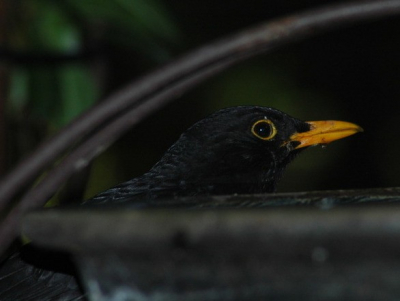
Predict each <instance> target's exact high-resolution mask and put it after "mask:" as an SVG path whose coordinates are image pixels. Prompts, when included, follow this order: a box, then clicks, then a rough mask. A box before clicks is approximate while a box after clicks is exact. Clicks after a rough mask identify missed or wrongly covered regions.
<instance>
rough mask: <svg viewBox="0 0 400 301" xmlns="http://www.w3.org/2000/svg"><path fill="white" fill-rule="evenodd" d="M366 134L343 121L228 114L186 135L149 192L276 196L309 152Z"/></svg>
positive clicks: (248, 109)
mask: <svg viewBox="0 0 400 301" xmlns="http://www.w3.org/2000/svg"><path fill="white" fill-rule="evenodd" d="M361 130H362V129H361V128H360V127H359V126H357V125H355V124H352V123H348V122H341V121H319V122H303V121H301V120H298V119H295V118H293V117H291V116H289V115H287V114H285V113H283V112H280V111H278V110H275V109H271V108H266V107H256V106H240V107H232V108H227V109H223V110H220V111H218V112H216V113H214V114H212V115H211V116H209V117H207V118H205V119H203V120H201V121H199V122H197V123H196V124H194V125H193V126H192V127H191V128H189V129H188V130H187V131H186V132H184V133H183V134H182V135H181V137H180V138H179V140H178V141H177V142H176V143H175V144H174V145H173V146H172V147H171V148H170V149H169V150H168V151H167V152H166V153H165V155H164V156H163V157H162V159H161V160H160V161H159V162H158V163H157V164H156V165H155V166H154V167H153V168H152V169H151V170H150V171H149V172H148V173H147V174H145V175H144V178H145V179H146V180H145V181H150V182H151V183H152V184H151V185H150V187H148V189H149V190H150V191H152V192H154V193H155V194H157V193H159V192H161V191H163V192H164V193H161V194H164V195H166V196H170V195H171V194H172V195H198V194H232V193H239V194H243V193H263V192H272V191H274V190H275V188H276V184H277V181H278V180H279V179H280V177H281V175H282V173H283V171H284V169H285V167H286V165H287V164H288V163H289V162H290V161H291V160H292V159H293V158H294V157H295V156H296V155H297V154H298V153H299V152H301V151H302V150H303V149H304V148H305V147H307V146H310V145H316V144H327V143H329V142H331V141H334V140H337V139H340V138H343V137H346V136H349V135H352V134H354V133H356V132H358V131H361ZM171 192H172V193H171ZM151 194H153V193H150V195H151Z"/></svg>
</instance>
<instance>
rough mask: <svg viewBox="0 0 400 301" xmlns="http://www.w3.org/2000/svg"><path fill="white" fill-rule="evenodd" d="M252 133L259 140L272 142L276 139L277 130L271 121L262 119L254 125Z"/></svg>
mask: <svg viewBox="0 0 400 301" xmlns="http://www.w3.org/2000/svg"><path fill="white" fill-rule="evenodd" d="M251 133H252V134H253V135H254V136H256V137H257V138H259V139H262V140H270V139H272V138H274V137H275V135H276V133H277V130H276V127H275V125H274V123H273V122H272V121H271V120H268V119H261V120H258V121H256V122H255V123H254V124H253V126H252V127H251Z"/></svg>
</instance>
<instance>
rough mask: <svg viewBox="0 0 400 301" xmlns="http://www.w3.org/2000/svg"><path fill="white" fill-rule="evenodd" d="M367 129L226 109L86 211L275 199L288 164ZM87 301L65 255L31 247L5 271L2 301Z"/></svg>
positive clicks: (268, 111) (0, 276)
mask: <svg viewBox="0 0 400 301" xmlns="http://www.w3.org/2000/svg"><path fill="white" fill-rule="evenodd" d="M361 130H362V129H361V128H360V127H359V126H357V125H355V124H352V123H348V122H343V121H313V122H304V121H301V120H298V119H295V118H293V117H291V116H289V115H287V114H285V113H283V112H281V111H278V110H276V109H272V108H267V107H258V106H240V107H232V108H226V109H223V110H220V111H218V112H216V113H214V114H212V115H211V116H209V117H207V118H205V119H203V120H201V121H199V122H197V123H196V124H194V125H193V126H192V127H190V128H189V129H188V130H187V131H186V132H184V133H183V134H182V135H181V137H180V138H179V139H178V141H177V142H176V143H175V144H173V145H172V146H171V147H170V148H169V149H168V150H167V152H166V153H165V154H164V156H163V157H162V158H161V160H160V161H159V162H158V163H156V164H155V165H154V167H153V168H151V169H150V171H148V172H147V173H145V174H144V175H142V176H140V177H138V178H134V179H132V180H129V181H127V182H125V183H122V184H120V185H118V186H116V187H114V188H111V189H109V190H107V191H105V192H102V193H100V194H98V195H97V196H95V197H93V198H91V199H89V200H87V201H86V202H84V205H85V206H98V205H102V204H110V203H112V204H118V203H120V204H124V203H126V204H129V203H131V202H135V201H136V200H138V199H141V200H146V199H147V200H151V199H155V198H158V199H162V198H177V197H178V198H179V197H180V196H195V195H221V194H251V193H268V192H273V191H275V189H276V185H277V182H278V180H279V179H280V178H281V176H282V173H283V171H284V169H285V167H286V166H287V164H288V163H289V162H290V161H292V160H293V159H294V158H295V156H296V155H297V154H299V153H300V152H301V151H302V150H304V149H305V148H306V147H308V146H312V145H317V144H328V143H330V142H332V141H334V140H337V139H341V138H344V137H347V136H349V135H352V134H355V133H356V132H359V131H361ZM62 263H67V264H62ZM81 298H82V299H81ZM84 298H85V297H84V296H83V295H82V292H81V290H80V287H79V285H78V284H77V281H76V279H75V276H74V272H73V270H71V266H70V265H69V263H68V261H66V260H64V259H62V254H59V253H56V254H51V253H48V252H47V253H43V252H42V251H41V250H39V253H38V252H37V250H35V249H34V248H32V247H29V246H28V247H25V250H23V251H20V252H19V253H16V254H14V255H13V256H11V257H10V258H9V259H8V260H6V261H5V262H3V264H2V266H1V268H0V299H1V300H83V299H84Z"/></svg>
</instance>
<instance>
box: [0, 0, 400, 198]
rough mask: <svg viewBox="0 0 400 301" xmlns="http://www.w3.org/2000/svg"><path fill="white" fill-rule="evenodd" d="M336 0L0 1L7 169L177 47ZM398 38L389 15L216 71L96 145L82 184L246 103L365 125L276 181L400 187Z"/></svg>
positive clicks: (108, 177) (133, 170)
mask: <svg viewBox="0 0 400 301" xmlns="http://www.w3.org/2000/svg"><path fill="white" fill-rule="evenodd" d="M118 3H119V4H118ZM121 3H125V4H126V6H125V7H121V5H120V4H121ZM337 3H339V2H338V1H294V0H293V1H262V0H246V1H244V0H243V1H242V0H234V1H211V0H201V1H200V0H194V1H193V0H192V1H181V0H168V1H161V0H159V1H155V0H152V1H144V0H142V1H138V0H135V1H134V0H129V1H128V0H126V1H112V0H110V1H101V0H98V1H94V0H92V1H86V0H81V1H78V0H76V1H73V0H69V1H67V0H65V1H50V0H49V1H45V0H42V1H39V0H27V1H22V0H20V1H12V0H10V1H4V0H3V1H0V4H1V5H0V8H1V12H0V13H1V15H2V16H3V18H2V21H3V23H4V26H3V28H4V32H3V33H2V35H1V37H0V42H2V45H3V46H2V48H3V50H2V58H3V60H2V65H1V67H2V70H1V76H2V78H3V81H2V84H1V85H0V93H1V96H2V107H1V114H2V117H3V118H2V122H3V124H2V129H1V131H2V133H1V135H2V138H1V139H2V140H3V143H1V145H2V147H1V153H0V155H1V162H2V163H1V165H2V166H1V168H2V172H3V173H5V172H7V171H8V170H10V169H11V168H13V166H14V165H15V163H16V162H18V161H19V160H20V159H21V158H22V157H24V156H25V155H26V154H27V153H29V152H31V151H32V150H33V149H34V148H35V147H36V146H37V145H38V143H40V141H41V140H42V139H45V138H46V137H47V136H49V135H52V134H54V133H56V132H57V130H58V129H59V128H60V127H62V126H63V125H65V124H66V123H67V122H68V121H69V120H71V119H72V118H73V117H74V116H76V115H77V114H79V113H80V112H82V111H83V110H85V109H86V108H88V107H90V106H92V105H94V103H95V102H96V101H101V99H102V98H104V97H106V96H108V95H110V94H112V93H113V92H115V91H117V90H118V89H120V88H122V87H124V86H125V85H126V84H128V83H130V82H131V81H133V80H134V79H137V78H140V77H141V76H143V75H145V74H146V73H148V72H149V71H151V70H154V69H156V68H157V67H159V66H162V65H163V64H165V63H168V62H170V61H172V60H174V59H175V58H177V57H179V56H180V55H183V54H185V53H187V52H188V51H190V50H192V49H195V48H196V47H199V46H201V45H204V44H207V43H209V42H212V41H214V40H217V39H219V38H222V37H224V36H227V35H230V34H234V33H235V32H237V31H241V30H243V29H246V28H250V27H252V26H255V25H257V24H259V23H262V22H266V21H269V20H272V19H274V18H279V17H282V16H285V15H288V14H291V13H295V12H300V11H303V10H307V9H311V8H318V7H321V6H323V5H328V4H337ZM343 3H344V2H343ZM399 36H400V19H399V18H398V17H390V18H385V19H380V20H376V21H371V22H367V23H360V24H355V25H352V26H350V27H345V28H339V29H336V30H334V31H332V32H329V33H325V34H323V35H320V36H317V37H313V38H311V39H307V40H305V41H302V42H297V43H294V44H291V45H288V46H286V47H284V48H281V49H278V50H276V51H275V52H273V53H270V54H268V55H260V56H258V57H256V58H253V59H250V60H247V61H245V62H242V63H240V64H238V65H236V66H235V67H233V68H230V69H228V70H227V71H224V72H223V73H221V74H218V75H217V76H215V77H213V78H212V79H210V80H207V81H206V82H204V83H203V84H201V85H200V86H198V87H196V88H195V89H193V90H191V91H189V92H188V93H186V94H185V95H182V96H180V97H179V98H177V99H176V100H175V101H174V102H173V103H172V104H170V105H168V106H166V107H164V108H160V110H159V111H158V112H157V113H156V114H154V115H153V116H151V117H150V118H148V119H147V120H146V121H145V122H143V123H142V124H140V125H139V126H137V127H135V128H134V129H132V130H131V131H130V132H129V133H128V134H126V135H124V136H123V137H122V139H120V140H119V141H118V142H117V143H115V144H114V145H113V146H112V147H111V148H109V149H108V150H107V151H106V152H105V153H103V154H102V155H100V156H99V158H98V159H96V160H95V162H94V163H93V166H92V173H91V177H90V180H89V186H88V190H87V192H86V196H90V195H93V194H94V193H96V192H98V191H101V190H104V189H106V188H108V187H110V186H112V185H114V184H116V183H118V182H122V181H125V180H127V179H129V178H132V177H134V176H137V175H140V174H141V173H143V172H145V171H146V170H148V169H149V168H150V167H151V166H152V165H153V164H154V163H155V162H156V161H157V160H158V159H159V158H160V156H161V155H162V153H163V152H164V151H165V150H166V149H167V148H168V147H169V146H170V145H171V144H172V143H173V142H174V141H175V140H176V139H177V138H178V137H179V134H180V133H181V132H182V131H184V130H185V129H186V128H187V127H188V126H190V125H191V124H192V123H194V122H195V121H197V120H198V119H200V118H202V117H204V116H206V115H208V114H209V113H211V112H213V111H215V110H217V109H219V108H223V107H227V106H232V105H246V104H252V105H262V106H272V107H275V108H277V109H280V110H283V111H285V112H286V113H289V114H290V115H292V116H294V117H297V118H300V119H303V120H322V119H338V120H346V121H350V122H354V123H357V124H359V125H360V126H362V127H363V128H364V130H365V131H364V132H363V133H361V134H358V135H356V136H353V137H350V138H347V139H345V140H341V141H338V142H335V143H333V144H331V145H329V146H328V147H326V148H321V147H314V148H310V149H309V150H307V151H306V152H304V153H303V154H302V155H301V156H300V157H299V158H298V159H297V160H296V161H295V162H294V163H293V164H291V165H290V166H289V168H288V170H287V172H286V174H285V176H284V178H283V179H282V182H281V185H280V186H279V191H304V190H321V189H342V188H367V187H387V186H397V185H398V184H399V183H400V179H399V178H398V176H397V175H398V174H399V172H400V160H399V155H398V149H399V146H400V141H399V139H398V137H399V134H400V130H399V127H398V125H397V123H398V122H397V121H398V113H397V112H398V111H399V104H398V99H399V98H400V85H399V75H400V72H399V71H400V56H399V53H400V43H399V38H398V37H399ZM0 117H1V116H0Z"/></svg>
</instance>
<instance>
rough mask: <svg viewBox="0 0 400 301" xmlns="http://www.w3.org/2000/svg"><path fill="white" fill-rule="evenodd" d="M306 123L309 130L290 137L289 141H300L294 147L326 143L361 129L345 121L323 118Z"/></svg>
mask: <svg viewBox="0 0 400 301" xmlns="http://www.w3.org/2000/svg"><path fill="white" fill-rule="evenodd" d="M307 123H308V124H309V125H310V130H309V131H307V132H302V133H295V134H293V135H292V136H291V137H290V140H289V141H297V142H300V144H299V145H297V146H296V149H298V148H303V147H306V146H311V145H317V144H328V143H331V142H332V141H335V140H338V139H342V138H344V137H347V136H351V135H354V134H355V133H358V132H362V131H363V129H362V128H361V127H360V126H358V125H356V124H354V123H350V122H345V121H335V120H325V121H307Z"/></svg>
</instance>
